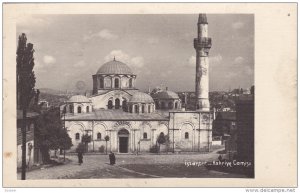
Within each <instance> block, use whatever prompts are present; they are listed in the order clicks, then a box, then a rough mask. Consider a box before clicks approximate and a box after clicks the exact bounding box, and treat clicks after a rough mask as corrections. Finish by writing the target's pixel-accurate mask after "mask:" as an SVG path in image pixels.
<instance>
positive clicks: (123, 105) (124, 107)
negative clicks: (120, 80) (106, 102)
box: [122, 100, 127, 111]
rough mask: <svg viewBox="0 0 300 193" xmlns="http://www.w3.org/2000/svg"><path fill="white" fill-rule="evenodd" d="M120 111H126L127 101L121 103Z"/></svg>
mask: <svg viewBox="0 0 300 193" xmlns="http://www.w3.org/2000/svg"><path fill="white" fill-rule="evenodd" d="M122 109H123V111H127V101H126V100H123V102H122Z"/></svg>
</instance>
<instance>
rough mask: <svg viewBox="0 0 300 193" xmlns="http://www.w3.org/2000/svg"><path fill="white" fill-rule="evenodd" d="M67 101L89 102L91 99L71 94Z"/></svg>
mask: <svg viewBox="0 0 300 193" xmlns="http://www.w3.org/2000/svg"><path fill="white" fill-rule="evenodd" d="M68 102H71V103H90V102H91V101H90V100H89V99H88V98H87V97H86V96H83V95H75V96H72V97H71V98H70V99H69V100H68Z"/></svg>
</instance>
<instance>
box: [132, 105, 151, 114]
mask: <svg viewBox="0 0 300 193" xmlns="http://www.w3.org/2000/svg"><path fill="white" fill-rule="evenodd" d="M141 106H142V109H141V111H140V108H139V105H137V104H136V105H130V106H129V112H130V113H133V110H134V112H135V113H151V112H152V110H151V105H147V106H148V107H146V105H145V104H142V105H141Z"/></svg>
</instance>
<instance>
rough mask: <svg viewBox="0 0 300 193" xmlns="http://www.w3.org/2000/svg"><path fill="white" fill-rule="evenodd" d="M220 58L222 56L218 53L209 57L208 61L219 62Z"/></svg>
mask: <svg viewBox="0 0 300 193" xmlns="http://www.w3.org/2000/svg"><path fill="white" fill-rule="evenodd" d="M222 60H223V57H222V56H221V55H220V54H218V55H216V56H212V57H209V62H210V63H213V64H219V63H221V62H222Z"/></svg>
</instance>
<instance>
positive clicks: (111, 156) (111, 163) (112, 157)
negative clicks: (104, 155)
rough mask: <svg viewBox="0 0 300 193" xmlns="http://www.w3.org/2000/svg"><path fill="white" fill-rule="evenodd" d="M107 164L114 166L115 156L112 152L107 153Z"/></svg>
mask: <svg viewBox="0 0 300 193" xmlns="http://www.w3.org/2000/svg"><path fill="white" fill-rule="evenodd" d="M109 163H110V165H114V164H116V156H115V154H114V153H113V152H110V153H109Z"/></svg>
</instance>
